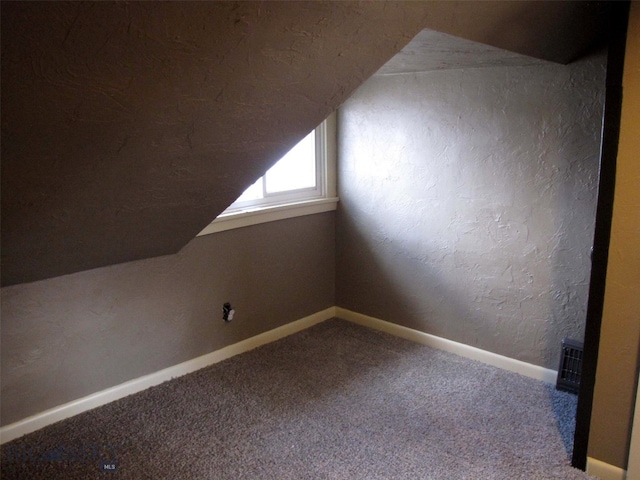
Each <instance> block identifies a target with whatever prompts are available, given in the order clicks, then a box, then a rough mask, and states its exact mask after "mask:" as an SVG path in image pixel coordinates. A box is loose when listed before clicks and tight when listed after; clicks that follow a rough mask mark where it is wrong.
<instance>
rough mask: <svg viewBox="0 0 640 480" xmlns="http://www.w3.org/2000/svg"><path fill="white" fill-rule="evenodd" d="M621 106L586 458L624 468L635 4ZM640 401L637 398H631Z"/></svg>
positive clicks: (634, 237)
mask: <svg viewBox="0 0 640 480" xmlns="http://www.w3.org/2000/svg"><path fill="white" fill-rule="evenodd" d="M622 86H623V103H622V115H621V124H620V140H619V142H620V143H619V145H618V159H617V172H616V189H615V197H614V205H613V219H612V221H613V223H612V227H611V243H610V246H609V263H608V266H607V283H606V288H605V298H604V310H603V315H602V327H601V333H600V347H599V353H598V369H597V371H596V385H595V391H594V399H593V411H592V416H591V432H590V435H589V450H588V452H589V453H588V454H589V456H590V457H594V458H597V459H598V460H602V461H604V462H606V463H609V464H611V465H616V466H618V467H620V468H623V469H624V468H627V459H628V448H629V444H628V442H629V435H630V434H631V424H632V417H633V407H634V397H635V394H636V389H635V388H636V387H635V384H636V381H637V379H638V371H639V370H640V351H639V349H640V295H638V292H640V250H639V249H638V247H639V246H640V188H639V186H640V162H639V161H638V152H640V4H638V2H633V3H632V4H631V10H630V12H629V29H628V32H627V49H626V55H625V64H624V78H623V80H622ZM635 401H636V402H637V401H640V399H635Z"/></svg>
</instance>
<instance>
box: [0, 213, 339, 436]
mask: <svg viewBox="0 0 640 480" xmlns="http://www.w3.org/2000/svg"><path fill="white" fill-rule="evenodd" d="M334 216H335V215H334V212H329V213H323V214H317V215H310V216H306V217H299V218H294V219H289V220H282V221H278V222H271V223H267V224H261V225H256V226H253V227H246V228H241V229H237V230H230V231H226V232H222V233H217V234H213V235H207V236H204V237H198V238H197V239H195V240H193V241H192V242H191V243H190V244H189V245H187V246H186V247H185V248H184V249H183V250H182V251H181V252H180V253H178V254H177V255H171V256H165V257H158V258H155V259H149V260H140V261H136V262H130V263H125V264H121V265H115V266H111V267H105V268H99V269H95V270H89V271H86V272H80V273H75V274H71V275H67V276H62V277H57V278H54V279H50V280H44V281H40V282H34V283H28V284H24V285H17V286H13V287H5V288H3V289H2V291H1V292H2V332H1V340H2V342H1V347H2V348H1V350H2V359H1V360H2V361H1V368H2V370H1V375H2V424H3V425H6V424H8V423H12V422H15V421H17V420H20V419H22V418H24V417H26V416H29V415H32V414H35V413H38V412H41V411H43V410H46V409H48V408H51V407H54V406H58V405H60V404H63V403H65V402H68V401H71V400H75V399H77V398H79V397H82V396H84V395H88V394H91V393H94V392H96V391H100V390H103V389H105V388H108V387H111V386H113V385H117V384H119V383H122V382H125V381H127V380H130V379H133V378H136V377H139V376H141V375H145V374H149V373H153V372H155V371H158V370H160V369H162V368H165V367H169V366H172V365H175V364H178V363H180V362H183V361H186V360H189V359H192V358H195V357H197V356H199V355H203V354H206V353H209V352H211V351H214V350H217V349H220V348H222V347H224V346H226V345H229V344H232V343H235V342H238V341H240V340H243V339H245V338H248V337H251V336H254V335H257V334H259V333H261V332H264V331H266V330H270V329H272V328H275V327H278V326H280V325H283V324H286V323H289V322H291V321H294V320H297V319H299V318H302V317H305V316H307V315H310V314H312V313H315V312H318V311H320V310H323V309H325V308H328V307H330V306H333V305H334V262H335V258H334V245H335V238H334V232H335V228H334ZM225 301H230V302H232V304H233V306H234V307H235V308H236V311H237V313H236V316H235V318H234V320H233V321H232V322H231V323H229V324H225V323H224V322H223V321H222V304H223V303H224V302H225Z"/></svg>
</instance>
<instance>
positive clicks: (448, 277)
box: [336, 52, 605, 369]
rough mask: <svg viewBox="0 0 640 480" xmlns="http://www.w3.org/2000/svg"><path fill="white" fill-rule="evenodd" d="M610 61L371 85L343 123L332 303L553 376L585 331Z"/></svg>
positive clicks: (402, 78)
mask: <svg viewBox="0 0 640 480" xmlns="http://www.w3.org/2000/svg"><path fill="white" fill-rule="evenodd" d="M604 59H605V55H604V53H603V52H600V53H598V54H595V55H592V56H591V57H589V58H586V59H584V60H581V61H580V62H576V63H574V64H571V65H569V66H561V65H553V64H549V65H543V66H535V67H501V68H484V69H482V68H480V69H469V70H448V71H438V72H426V73H422V74H411V75H391V76H384V77H374V78H373V79H371V80H369V81H368V82H367V83H365V84H364V85H363V86H362V87H361V88H360V89H359V90H358V91H357V92H356V93H355V94H354V95H353V96H352V97H351V98H350V99H349V100H348V101H347V102H346V103H345V104H344V105H343V107H342V108H341V110H340V113H339V131H340V135H341V138H340V141H339V158H340V164H339V180H340V192H339V194H340V198H341V203H340V206H339V208H338V213H337V217H336V218H337V224H336V225H337V239H338V240H337V252H336V254H337V285H336V301H337V305H339V306H341V307H344V308H348V309H351V310H355V311H359V312H362V313H365V314H368V315H370V316H373V317H377V318H381V319H384V320H388V321H392V322H396V323H398V324H401V325H404V326H407V327H410V328H415V329H417V330H421V331H425V332H428V333H431V334H434V335H439V336H442V337H444V338H449V339H451V340H454V341H457V342H461V343H465V344H468V345H472V346H476V347H479V348H482V349H485V350H488V351H492V352H495V353H498V354H501V355H506V356H508V357H511V358H517V359H519V360H522V361H525V362H529V363H533V364H536V365H541V366H543V367H546V368H551V369H556V368H557V364H558V358H559V357H558V356H559V352H560V341H561V340H562V337H563V336H566V335H569V336H572V337H574V338H577V339H581V337H582V335H583V331H584V319H585V310H586V298H587V291H588V278H589V270H590V263H589V250H590V247H591V245H592V238H593V223H594V214H595V193H596V187H597V170H598V169H597V164H598V152H599V145H600V123H601V117H602V99H603V97H602V93H603V88H604V65H605V62H604Z"/></svg>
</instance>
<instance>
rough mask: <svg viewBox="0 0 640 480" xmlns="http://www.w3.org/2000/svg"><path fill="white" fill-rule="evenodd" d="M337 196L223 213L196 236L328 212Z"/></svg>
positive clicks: (333, 208)
mask: <svg viewBox="0 0 640 480" xmlns="http://www.w3.org/2000/svg"><path fill="white" fill-rule="evenodd" d="M337 204H338V198H337V197H333V198H320V199H317V200H305V201H302V202H295V203H287V204H285V205H276V206H271V207H257V208H253V209H247V210H242V211H239V212H233V213H225V214H223V215H220V216H219V217H218V218H216V219H215V220H214V221H213V222H211V223H210V224H209V225H207V226H206V227H205V228H204V230H202V231H201V232H200V233H199V234H198V237H200V236H202V235H209V234H212V233H218V232H224V231H225V230H233V229H234V228H242V227H248V226H251V225H258V224H260V223H266V222H274V221H276V220H284V219H286V218H294V217H301V216H303V215H313V214H314V213H323V212H330V211H332V210H335V209H336V207H337Z"/></svg>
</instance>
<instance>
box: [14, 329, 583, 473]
mask: <svg viewBox="0 0 640 480" xmlns="http://www.w3.org/2000/svg"><path fill="white" fill-rule="evenodd" d="M574 411H575V397H574V396H573V395H570V394H567V393H562V392H557V391H556V390H555V389H554V388H553V387H552V386H549V385H545V384H543V383H541V382H538V381H535V380H532V379H529V378H526V377H522V376H520V375H516V374H513V373H509V372H505V371H502V370H500V369H497V368H493V367H489V366H486V365H483V364H481V363H477V362H473V361H470V360H467V359H464V358H461V357H458V356H455V355H452V354H448V353H445V352H441V351H438V350H433V349H430V348H428V347H425V346H422V345H417V344H414V343H411V342H408V341H406V340H402V339H398V338H395V337H392V336H390V335H387V334H383V333H379V332H375V331H372V330H369V329H366V328H363V327H360V326H356V325H353V324H350V323H348V322H344V321H341V320H330V321H327V322H324V323H322V324H319V325H317V326H315V327H313V328H311V329H309V330H306V331H303V332H300V333H298V334H295V335H292V336H290V337H288V338H285V339H283V340H280V341H278V342H275V343H272V344H270V345H266V346H264V347H261V348H259V349H256V350H253V351H251V352H248V353H245V354H243V355H239V356H237V357H234V358H232V359H230V360H227V361H224V362H222V363H219V364H216V365H213V366H211V367H208V368H206V369H203V370H200V371H198V372H195V373H193V374H190V375H187V376H184V377H181V378H178V379H174V380H172V381H170V382H166V383H164V384H162V385H159V386H157V387H154V388H151V389H149V390H146V391H144V392H141V393H139V394H136V395H132V396H129V397H126V398H124V399H121V400H119V401H116V402H113V403H111V404H109V405H105V406H103V407H100V408H97V409H95V410H92V411H90V412H86V413H84V414H81V415H78V416H76V417H73V418H70V419H68V420H65V421H62V422H59V423H57V424H55V425H51V426H49V427H47V428H45V429H42V430H40V431H38V432H34V433H32V434H30V435H27V436H25V437H22V438H21V439H18V440H15V441H13V442H10V443H8V444H5V445H3V446H2V449H1V453H2V459H1V461H2V464H1V468H2V470H1V473H2V478H3V479H5V480H6V479H16V478H19V479H30V480H35V479H47V480H52V479H91V478H100V479H104V478H111V477H110V475H111V476H113V478H119V479H136V480H138V479H147V478H148V479H234V480H237V479H251V480H256V479H278V480H285V479H340V480H342V479H367V480H371V479H438V480H442V479H445V480H446V479H456V480H459V479H509V480H512V479H527V480H533V479H586V478H590V477H588V476H587V475H586V474H585V473H584V472H581V471H579V470H575V469H573V468H571V467H570V465H569V455H568V449H569V450H570V448H571V446H570V441H571V437H572V432H571V431H572V428H573V425H572V424H571V422H572V418H573V416H574ZM114 468H115V470H114Z"/></svg>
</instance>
